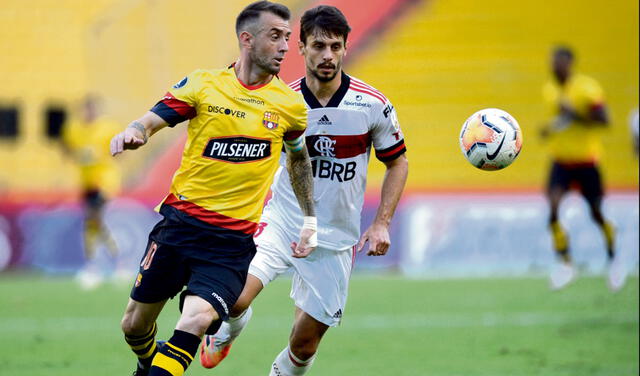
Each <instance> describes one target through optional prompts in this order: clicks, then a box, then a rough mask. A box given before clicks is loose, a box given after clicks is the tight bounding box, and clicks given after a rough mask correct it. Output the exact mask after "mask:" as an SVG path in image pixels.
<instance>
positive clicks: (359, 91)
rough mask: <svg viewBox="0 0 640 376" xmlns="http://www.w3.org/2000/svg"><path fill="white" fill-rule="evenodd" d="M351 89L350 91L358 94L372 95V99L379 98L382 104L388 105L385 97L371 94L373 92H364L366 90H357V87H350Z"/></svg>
mask: <svg viewBox="0 0 640 376" xmlns="http://www.w3.org/2000/svg"><path fill="white" fill-rule="evenodd" d="M349 89H350V90H353V91H357V92H358V93H364V94H368V95H371V96H372V97H375V98H378V100H380V102H382V104H385V103H387V101H386V100H385V98H384V97H381V96H379V95H378V94H375V93H373V92H371V91H368V90H364V89H360V88H356V87H355V86H353V85H351V86H349Z"/></svg>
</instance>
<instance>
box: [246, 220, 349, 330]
mask: <svg viewBox="0 0 640 376" xmlns="http://www.w3.org/2000/svg"><path fill="white" fill-rule="evenodd" d="M261 225H262V224H261ZM263 226H264V227H263V228H262V231H261V232H258V234H257V235H258V236H257V237H256V238H255V239H254V240H255V243H256V248H257V250H258V252H257V253H256V255H255V256H254V258H253V260H252V261H251V265H250V266H249V274H251V275H253V276H255V277H257V278H258V279H259V280H260V281H261V282H262V285H263V286H266V285H267V284H268V283H269V282H271V281H273V280H274V279H276V278H277V277H278V276H279V275H280V274H282V273H284V272H286V271H288V270H290V269H293V281H292V286H291V295H290V296H291V298H292V299H293V301H294V302H295V305H296V306H297V307H298V308H300V309H301V310H303V311H304V312H306V313H307V314H309V315H310V316H311V317H313V318H314V319H316V320H318V321H320V322H321V323H323V324H325V325H328V326H336V325H338V324H339V323H340V320H341V319H342V314H343V313H344V307H345V304H346V302H347V292H348V289H349V278H350V277H351V270H352V268H353V259H354V256H355V254H354V252H355V247H352V248H350V249H348V250H331V249H326V248H321V247H318V248H316V249H315V251H313V253H311V255H309V256H307V257H306V258H294V257H293V256H291V253H292V252H291V243H292V242H294V241H295V242H297V241H298V240H299V239H298V236H297V234H296V235H295V236H293V235H291V234H289V233H287V232H286V231H284V230H282V229H281V228H280V227H279V226H278V225H276V224H274V223H267V224H266V225H263Z"/></svg>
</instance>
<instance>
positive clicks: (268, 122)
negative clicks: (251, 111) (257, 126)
mask: <svg viewBox="0 0 640 376" xmlns="http://www.w3.org/2000/svg"><path fill="white" fill-rule="evenodd" d="M279 119H280V116H279V115H278V114H277V113H275V112H271V111H265V112H264V117H263V118H262V125H264V126H265V127H266V128H267V129H271V130H273V129H276V128H278V120H279Z"/></svg>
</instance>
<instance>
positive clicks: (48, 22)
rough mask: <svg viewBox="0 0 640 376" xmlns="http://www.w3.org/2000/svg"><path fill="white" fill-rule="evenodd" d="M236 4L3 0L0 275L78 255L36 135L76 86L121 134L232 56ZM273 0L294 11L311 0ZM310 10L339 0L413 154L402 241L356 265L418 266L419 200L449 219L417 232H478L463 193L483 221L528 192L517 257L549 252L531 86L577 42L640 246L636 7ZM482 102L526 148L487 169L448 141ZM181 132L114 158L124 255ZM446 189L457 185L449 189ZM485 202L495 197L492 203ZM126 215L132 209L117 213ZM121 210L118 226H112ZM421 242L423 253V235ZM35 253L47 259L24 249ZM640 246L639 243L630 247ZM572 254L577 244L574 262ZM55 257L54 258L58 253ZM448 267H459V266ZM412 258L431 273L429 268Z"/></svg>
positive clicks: (56, 176) (58, 267)
mask: <svg viewBox="0 0 640 376" xmlns="http://www.w3.org/2000/svg"><path fill="white" fill-rule="evenodd" d="M246 3H248V1H247V2H237V1H226V2H225V1H211V0H192V1H190V2H188V6H187V5H186V4H187V3H185V2H174V1H168V0H95V1H91V2H85V1H81V0H61V1H56V2H51V1H46V0H34V1H31V2H28V4H27V3H26V2H24V1H20V0H4V1H3V2H2V6H1V7H0V29H1V31H0V48H1V49H2V51H3V57H2V59H0V82H2V89H3V90H2V91H1V92H0V111H3V113H5V112H7V113H9V115H11V114H15V116H13V115H11V116H8V118H11V117H12V116H13V117H14V118H15V119H16V122H15V124H16V126H17V128H16V137H15V138H13V137H0V166H1V167H0V270H1V269H3V267H4V266H7V265H26V266H29V265H31V266H37V267H39V268H43V269H46V270H51V271H67V270H72V269H73V268H74V267H75V266H77V265H78V263H79V260H80V259H79V258H81V257H82V253H81V252H80V251H79V247H81V242H80V239H79V236H80V234H79V231H80V226H79V225H78V221H79V216H80V211H79V209H78V208H77V205H76V202H77V196H78V192H77V183H78V178H77V176H76V174H77V172H76V169H75V167H74V166H73V164H72V163H71V162H69V161H68V160H67V159H65V158H64V157H63V155H62V153H61V151H60V148H59V147H58V145H57V144H56V141H55V137H53V138H52V137H49V136H47V134H48V132H53V130H52V129H51V127H52V125H51V121H52V120H51V119H52V116H53V115H54V116H53V117H54V118H55V116H71V113H72V109H73V107H74V106H75V104H76V103H77V101H78V100H79V99H80V98H81V97H82V96H83V95H84V94H85V93H87V92H96V93H98V94H100V95H101V96H102V97H103V98H104V99H105V107H106V108H105V109H106V112H107V113H108V114H109V116H110V117H111V118H113V119H116V120H117V121H119V122H121V123H122V125H123V127H124V126H125V125H126V124H127V123H128V122H129V121H130V120H131V119H134V118H135V117H137V116H139V115H141V114H142V112H143V111H145V110H146V109H148V108H150V107H151V106H152V105H153V104H154V103H155V101H157V100H158V99H159V98H160V97H161V96H162V94H163V93H164V92H165V91H166V89H167V88H168V87H169V86H171V85H172V84H173V83H175V82H177V81H178V80H180V79H181V78H182V77H183V76H184V75H185V74H186V73H188V72H190V71H192V70H193V69H195V68H200V67H204V68H214V67H220V66H225V65H226V64H228V63H230V62H231V61H232V60H233V59H234V58H235V57H236V54H237V44H236V40H235V37H232V36H233V34H232V30H233V24H234V21H235V16H236V15H237V13H238V12H239V11H240V9H242V7H244V5H245V4H246ZM283 3H285V4H287V5H289V6H290V7H291V8H292V10H293V12H294V15H297V16H299V15H300V14H301V13H302V11H304V10H305V9H307V8H308V7H310V6H312V5H314V4H316V3H317V2H315V1H303V0H289V1H283ZM322 3H329V4H335V5H337V6H339V7H340V8H341V9H343V10H344V12H345V14H346V15H347V17H348V19H349V20H350V21H351V24H352V27H353V29H354V33H353V35H352V36H351V37H350V51H349V55H348V56H347V60H346V67H345V70H346V71H347V73H349V74H352V75H354V76H356V77H358V78H360V79H363V80H365V81H367V82H369V83H370V84H372V85H373V86H375V87H376V88H378V89H379V90H381V91H382V92H384V93H385V95H386V96H387V97H388V98H390V100H391V101H392V102H393V104H394V106H395V107H396V108H397V110H398V113H399V118H400V122H401V124H402V127H403V131H404V133H405V135H406V138H407V144H408V150H409V151H408V157H409V160H410V165H411V168H410V169H411V172H410V176H409V184H408V187H407V194H406V196H405V200H404V205H402V206H401V208H400V212H399V213H398V216H397V218H396V220H395V223H394V235H395V238H394V239H397V241H396V243H395V244H394V248H393V252H392V255H390V256H389V257H388V258H386V259H378V260H376V261H375V262H372V261H370V260H363V262H362V263H361V264H360V265H363V264H364V266H370V267H385V268H387V267H393V268H396V267H400V268H401V269H403V270H404V271H405V272H408V273H412V274H415V270H408V269H406V268H405V267H403V266H402V263H403V260H407V257H410V256H411V255H413V256H416V255H419V254H420V252H425V250H424V249H423V250H422V251H420V250H418V251H415V249H416V248H415V247H414V248H411V241H410V240H411V233H412V231H419V229H417V228H416V227H415V223H414V219H413V218H414V216H415V215H425V214H424V213H425V212H424V211H423V212H420V210H426V211H429V210H433V203H434V202H440V201H441V202H450V203H451V205H444V206H439V207H438V213H440V214H441V215H442V216H443V218H454V219H455V220H450V221H449V222H446V223H447V224H448V225H447V226H444V223H445V220H444V219H443V220H442V222H439V221H436V222H438V223H440V225H439V226H440V227H438V226H437V225H436V224H425V225H424V226H427V227H428V228H431V226H435V227H437V228H441V229H442V231H446V232H447V234H449V235H450V236H453V235H451V234H465V233H466V234H469V233H471V232H473V231H488V230H486V228H485V227H483V226H486V224H485V222H486V221H487V218H484V217H473V218H475V221H476V222H473V223H471V222H468V221H470V220H469V219H465V218H466V217H465V215H467V214H468V213H467V214H465V213H464V210H463V209H461V208H460V207H459V206H457V204H456V202H458V201H463V202H464V203H465V204H466V205H469V210H471V212H474V213H477V212H478V210H479V211H483V210H486V211H487V215H488V216H489V217H490V216H491V213H490V212H491V211H492V210H493V208H495V207H500V208H507V209H508V208H509V207H512V206H513V205H515V207H518V206H517V205H518V204H517V203H518V202H521V201H522V200H524V201H526V202H529V203H530V205H531V206H530V207H529V209H530V211H533V212H536V213H537V214H536V216H535V218H534V217H532V218H530V219H529V220H527V221H528V222H526V223H528V224H529V225H528V226H531V228H532V229H533V230H532V235H530V236H533V237H534V238H535V239H537V242H538V243H536V244H538V247H537V248H535V249H534V248H531V250H530V251H527V252H523V253H522V254H523V255H525V256H523V257H527V258H529V259H527V260H528V261H531V260H530V256H531V254H532V253H531V252H535V251H536V250H537V252H538V254H537V255H538V256H539V257H541V258H542V259H536V258H534V259H533V261H532V262H533V263H534V264H536V263H537V264H536V265H538V264H540V265H546V264H548V262H550V259H551V256H552V251H551V247H550V240H549V238H548V235H547V234H546V228H545V221H546V211H545V207H544V203H543V201H542V199H541V197H540V195H539V192H540V191H541V188H542V186H543V185H544V181H545V179H546V174H547V169H548V159H547V155H546V153H545V151H544V146H543V145H542V144H541V143H540V141H539V139H538V138H537V129H538V126H539V124H540V123H541V122H542V121H543V120H544V113H543V109H542V98H541V86H542V84H543V82H544V81H545V80H546V79H547V78H548V77H549V68H548V60H549V58H548V54H549V51H550V49H551V47H552V46H553V45H554V44H556V43H566V44H569V45H571V46H573V47H574V48H575V50H576V52H577V58H578V69H579V70H580V71H583V72H585V73H588V74H590V75H592V76H593V77H595V78H596V79H598V80H599V81H600V82H601V83H602V85H603V86H604V89H605V91H606V93H607V99H608V104H609V107H610V111H611V116H612V119H613V122H612V124H611V128H610V129H609V130H608V131H607V132H605V133H603V136H604V141H605V146H606V155H605V158H604V160H603V170H604V178H605V183H606V184H607V186H608V187H609V188H610V190H611V191H613V192H623V193H622V194H618V195H616V196H615V197H612V198H611V200H610V201H611V203H610V204H609V201H607V202H606V203H605V209H606V210H610V211H611V212H612V213H613V214H612V216H613V218H614V220H615V221H616V224H617V225H618V226H619V227H620V228H622V229H623V232H624V234H622V235H621V236H623V237H624V236H627V237H630V238H631V239H637V234H638V224H637V223H638V222H637V216H638V215H637V211H636V212H634V213H635V214H634V213H632V215H631V216H629V215H627V214H626V213H625V212H624V209H625V207H627V208H628V207H631V205H633V207H634V208H635V207H637V203H638V200H637V197H638V196H637V190H638V161H637V159H636V157H635V155H634V154H633V149H632V141H631V138H630V135H629V130H628V125H627V114H628V113H629V112H630V111H631V110H632V109H633V108H636V107H637V106H638V33H637V31H638V3H637V2H633V1H623V0H615V1H610V2H602V1H595V0H589V1H580V0H567V1H563V2H558V3H555V4H553V5H549V4H548V3H544V2H538V1H523V2H513V1H507V0H487V1H483V2H476V1H471V0H423V1H417V0H409V1H406V0H404V1H380V0H376V1H374V2H371V3H370V4H369V5H368V6H367V7H364V8H363V7H362V6H360V5H358V4H359V2H355V1H347V0H343V1H335V0H334V1H329V2H322ZM294 22H295V23H297V17H296V20H295V21H294ZM297 30H298V29H297V27H296V28H295V31H294V36H293V37H292V44H291V51H290V53H289V56H288V59H289V61H288V62H287V63H286V64H287V65H286V70H285V71H283V74H282V76H283V78H284V79H287V80H290V79H293V78H295V77H298V76H299V75H301V74H302V70H301V65H300V64H301V60H300V58H299V57H297V51H296V47H295V41H297ZM296 69H297V70H296ZM485 107H499V108H502V109H504V110H507V111H509V112H510V113H511V114H512V115H513V116H515V117H516V119H518V121H519V122H520V125H521V127H522V129H523V132H524V148H523V152H522V153H521V155H520V156H519V158H518V160H517V161H516V162H515V163H514V165H513V166H511V167H509V168H508V169H506V170H503V171H499V172H492V173H487V172H482V171H479V170H476V169H474V168H473V167H471V166H470V165H468V163H467V162H466V161H465V160H464V158H463V157H462V155H461V154H460V151H459V147H458V134H459V130H460V126H461V125H462V123H463V122H464V120H465V119H466V118H467V116H469V115H470V114H471V113H473V112H475V111H476V110H478V109H480V108H485ZM14 110H15V112H12V111H14ZM51 110H56V111H59V112H56V113H52V112H51ZM60 110H63V112H60ZM64 110H66V113H65V112H64ZM0 118H1V119H5V118H7V116H4V115H3V116H2V117H0ZM53 120H55V119H53ZM5 123H7V122H6V121H5V120H3V124H0V129H4V127H9V128H10V127H11V126H10V125H5ZM180 128H181V127H177V128H176V129H173V130H170V131H163V132H160V133H158V134H157V135H156V136H154V138H153V142H152V143H151V144H150V145H148V146H147V147H145V148H143V149H141V150H139V151H137V152H136V153H128V155H124V156H123V157H122V158H120V160H121V162H122V163H121V164H122V165H123V166H126V168H124V169H123V172H124V174H125V181H126V183H127V184H126V187H125V188H126V189H125V191H124V194H123V198H121V199H120V200H117V201H116V202H114V203H113V205H112V207H111V209H110V212H109V213H110V214H109V216H110V217H109V218H110V219H109V220H108V223H110V224H111V225H112V226H114V227H116V228H119V229H120V230H121V231H125V232H124V233H120V234H116V235H115V236H116V238H117V239H116V240H117V241H118V243H119V244H121V243H122V244H124V243H123V242H125V243H126V244H127V248H128V247H129V245H131V250H130V252H131V253H134V254H135V253H140V252H142V249H141V248H140V247H143V246H144V245H141V246H140V245H139V244H144V243H145V239H144V238H145V236H146V231H147V230H148V229H149V228H150V227H151V225H152V224H153V221H154V220H155V214H153V213H151V212H150V207H152V206H153V205H154V204H155V203H157V201H158V200H159V199H161V197H160V196H159V195H161V194H162V192H166V190H167V188H168V185H169V179H170V175H171V171H172V170H173V169H175V167H177V161H178V159H179V154H180V150H181V140H182V141H183V140H184V131H183V130H180ZM54 133H55V132H54ZM383 174H384V168H383V166H382V164H380V163H377V162H376V161H374V162H372V163H371V172H370V179H369V192H371V193H370V197H368V199H367V206H366V208H365V217H366V218H370V216H371V215H373V214H372V213H373V212H374V210H375V205H376V203H377V194H378V193H377V192H378V187H379V186H380V183H381V181H382V176H383ZM449 192H453V193H456V194H458V195H460V196H454V198H451V196H449V195H448V193H449ZM478 192H480V196H479V195H478V194H479V193H478ZM443 194H445V195H444V196H443ZM486 195H488V196H490V197H492V198H491V199H490V201H491V202H494V204H495V205H494V204H492V205H489V206H487V205H486V197H485V196H486ZM443 197H444V198H443ZM455 197H462V198H463V199H462V200H459V199H456V198H455ZM522 197H524V199H523V198H522ZM132 199H135V200H137V201H139V202H141V203H142V204H143V205H142V206H140V204H138V203H136V202H134V201H132ZM447 200H449V201H447ZM409 202H410V203H411V204H410V205H409V204H408V203H409ZM514 203H515V204H514ZM580 205H581V203H580V202H579V201H577V200H569V201H568V203H567V205H566V206H567V207H568V208H573V209H572V210H574V209H575V210H581V209H580V208H581V206H580ZM420 208H426V209H420ZM429 208H431V209H429ZM474 208H476V209H475V211H473V210H474ZM529 209H528V210H529ZM123 213H124V214H123ZM416 213H418V214H416ZM420 213H422V214H420ZM121 217H122V218H121ZM127 218H142V219H139V220H137V221H135V220H134V221H131V222H126V221H125V220H126V219H127ZM473 218H472V219H473ZM634 218H635V222H633V221H632V220H633V219H634ZM123 221H125V222H126V223H128V225H126V226H121V225H117V223H120V224H121V223H124V222H123ZM518 221H520V219H518V218H515V219H514V220H511V221H510V220H506V219H504V218H503V219H502V220H501V222H500V225H499V226H500V228H501V229H503V228H504V227H507V228H508V227H509V226H511V225H514V223H515V227H516V228H522V226H523V224H522V223H521V222H518ZM629 221H631V222H629ZM516 222H517V223H516ZM429 223H431V222H429ZM634 223H635V225H634ZM454 224H455V226H454ZM54 225H55V227H51V226H54ZM118 226H120V227H118ZM131 226H133V227H135V229H134V228H131ZM574 226H577V227H574V228H571V227H570V229H569V230H570V232H571V231H573V230H575V229H577V228H586V229H587V231H588V232H591V233H592V234H591V235H593V236H596V237H597V236H599V234H597V233H595V235H594V234H593V232H594V231H590V230H588V229H589V227H588V226H589V225H588V224H575V225H574ZM584 226H586V227H584ZM36 229H46V231H45V230H43V231H36ZM125 229H128V230H125ZM409 229H410V230H409ZM482 229H484V230H482ZM114 230H115V232H119V231H118V230H117V229H114ZM127 231H129V232H130V233H128V232H127ZM407 231H410V232H409V233H407ZM501 231H507V230H501ZM625 231H626V232H625ZM36 233H37V234H38V236H35V235H34V234H36ZM61 234H62V235H61ZM132 234H135V235H136V236H141V237H142V238H141V240H140V239H136V240H134V239H133V238H134V237H133V235H132ZM442 236H444V235H442ZM459 236H460V237H462V238H464V236H463V235H459ZM634 236H635V238H634ZM456 238H457V237H455V236H454V237H453V238H451V239H456ZM56 239H58V240H56ZM61 239H62V240H61ZM59 240H60V241H59ZM421 241H423V243H424V244H425V247H427V244H431V243H428V242H426V241H425V240H424V239H422V240H421ZM140 242H141V243H140ZM441 244H445V245H446V247H445V248H442V249H440V248H437V249H439V251H438V252H444V251H443V250H444V249H452V250H455V249H460V248H462V247H464V246H465V245H464V243H462V242H460V243H455V242H454V243H446V242H445V243H441ZM514 244H515V245H517V244H518V242H516V243H512V242H510V241H506V242H504V241H503V242H499V245H498V246H502V247H504V249H508V248H509V247H512V246H513V245H514ZM580 244H582V243H580ZM629 244H630V243H629ZM443 247H444V246H443ZM456 247H458V248H456ZM43 248H49V249H48V250H47V252H51V253H47V255H41V254H39V253H33V252H34V250H35V249H39V250H40V251H38V252H42V249H43ZM587 248H588V247H587ZM434 249H435V248H434ZM3 250H4V251H3ZM412 250H413V251H412ZM637 250H638V249H637V241H636V243H635V248H633V249H632V251H633V252H635V253H637ZM411 252H414V253H411ZM416 252H417V253H416ZM452 252H453V251H452ZM497 252H502V250H497ZM581 252H582V251H580V250H576V255H578V254H580V253H581ZM633 252H632V253H633ZM583 253H584V254H589V255H591V253H590V252H587V251H585V252H583ZM63 254H64V255H66V256H64V257H63V256H60V255H63ZM453 254H454V253H452V255H453ZM56 255H58V256H56ZM69 255H71V256H69ZM73 255H75V256H73ZM603 255H604V252H602V253H601V254H597V255H595V254H594V258H593V260H595V261H594V264H593V265H596V266H597V265H598V263H599V262H600V261H601V260H600V257H603ZM59 256H60V257H59ZM67 256H68V258H67ZM413 256H411V257H413ZM137 257H138V256H137V255H136V256H132V259H136V258H137ZM419 257H422V256H419ZM3 260H4V261H3ZM47 260H48V261H47ZM65 260H66V262H63V261H65ZM411 260H412V262H415V261H416V260H413V259H411ZM536 260H542V261H540V262H538V261H536ZM450 261H451V260H450ZM469 262H470V263H473V262H475V261H473V260H471V261H469ZM132 264H135V263H132ZM416 265H417V264H416ZM432 265H433V264H432ZM450 265H454V266H456V264H455V262H453V261H451V263H450ZM505 265H506V266H507V267H509V264H508V263H506V264H505ZM423 266H424V268H423V269H424V270H429V267H430V266H429V265H427V264H425V265H423ZM458 266H459V265H458ZM456 267H457V266H456ZM521 268H522V266H516V267H513V268H512V269H513V270H515V271H522V269H521ZM445 269H446V268H445ZM463 269H464V268H463ZM527 270H530V268H529V269H527ZM435 271H437V270H435V269H434V272H435Z"/></svg>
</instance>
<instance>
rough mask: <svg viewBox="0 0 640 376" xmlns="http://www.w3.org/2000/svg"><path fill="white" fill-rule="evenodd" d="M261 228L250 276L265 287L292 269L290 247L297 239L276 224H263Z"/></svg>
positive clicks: (256, 241)
mask: <svg viewBox="0 0 640 376" xmlns="http://www.w3.org/2000/svg"><path fill="white" fill-rule="evenodd" d="M260 226H261V231H260V233H259V235H257V236H256V237H255V238H254V241H255V243H256V255H255V256H254V257H253V260H251V265H250V266H249V274H251V275H253V276H254V277H256V278H257V279H258V280H260V282H261V284H262V286H263V287H264V286H266V285H267V284H269V282H271V281H273V280H274V279H276V278H277V277H278V276H280V275H281V274H282V273H284V272H286V271H287V270H289V268H290V267H291V260H292V259H293V258H292V257H291V246H290V245H291V242H292V241H294V240H295V238H294V235H293V234H288V233H286V231H284V230H283V229H282V228H280V227H279V226H277V225H275V224H271V223H267V222H262V223H260Z"/></svg>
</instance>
